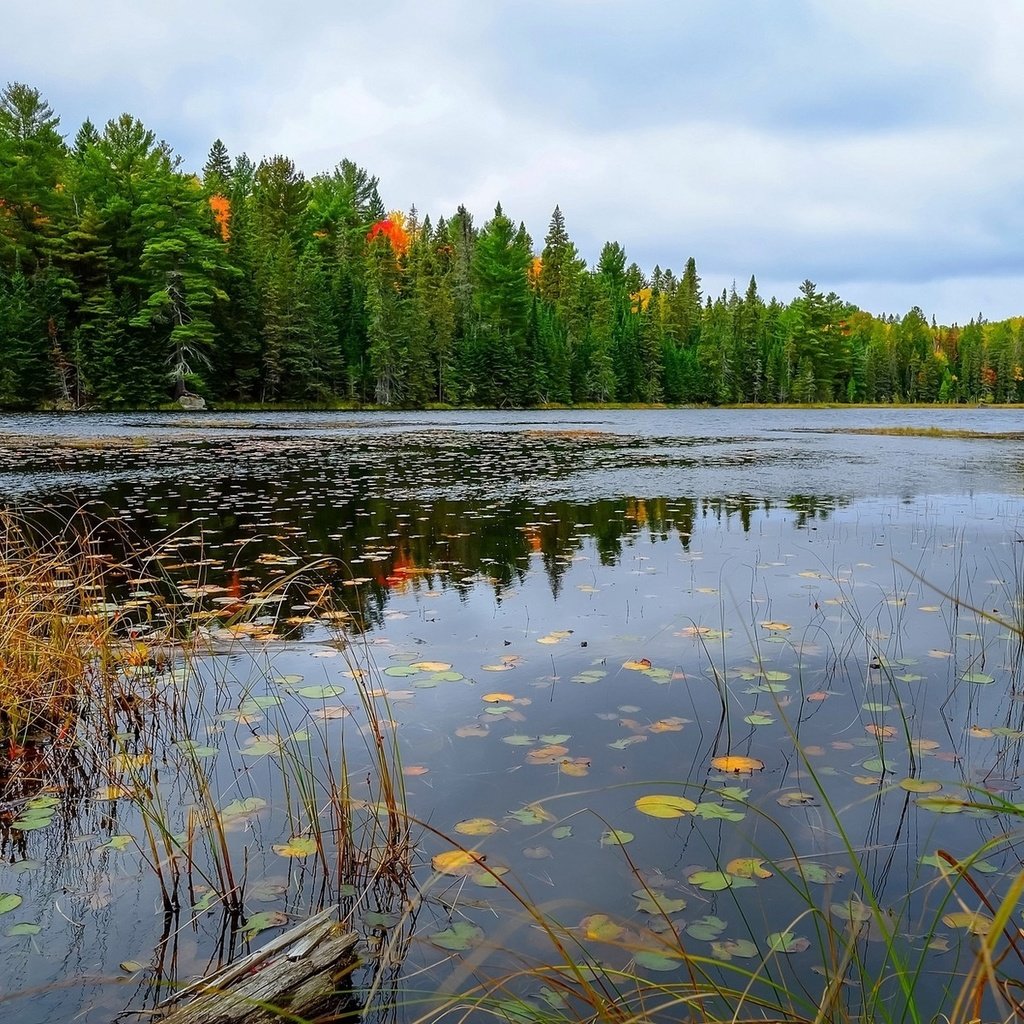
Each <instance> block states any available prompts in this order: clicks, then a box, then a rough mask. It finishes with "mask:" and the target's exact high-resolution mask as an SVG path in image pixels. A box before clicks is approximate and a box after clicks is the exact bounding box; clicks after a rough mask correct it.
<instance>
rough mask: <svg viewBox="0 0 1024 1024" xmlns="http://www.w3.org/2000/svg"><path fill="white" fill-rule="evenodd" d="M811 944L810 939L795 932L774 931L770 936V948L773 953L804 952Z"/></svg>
mask: <svg viewBox="0 0 1024 1024" xmlns="http://www.w3.org/2000/svg"><path fill="white" fill-rule="evenodd" d="M810 945H811V943H810V941H809V940H808V939H805V938H802V937H798V936H797V935H795V934H794V933H793V932H772V933H771V935H769V936H768V948H769V949H770V950H771V951H772V952H773V953H803V952H804V950H806V949H809V948H810Z"/></svg>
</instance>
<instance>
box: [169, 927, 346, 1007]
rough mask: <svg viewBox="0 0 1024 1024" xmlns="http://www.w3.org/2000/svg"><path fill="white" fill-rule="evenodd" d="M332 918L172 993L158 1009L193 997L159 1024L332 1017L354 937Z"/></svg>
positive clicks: (300, 929)
mask: <svg viewBox="0 0 1024 1024" xmlns="http://www.w3.org/2000/svg"><path fill="white" fill-rule="evenodd" d="M336 916H337V912H336V910H335V909H334V908H331V909H329V910H326V911H324V912H323V913H321V914H317V915H316V916H315V917H311V918H310V919H309V920H308V921H304V922H302V924H301V925H298V926H297V927H296V928H293V929H291V931H289V932H286V933H285V934H283V935H281V936H278V938H276V939H274V940H273V941H272V942H270V943H268V944H267V945H266V946H264V947H263V949H259V950H256V952H255V953H251V954H249V956H247V957H244V958H243V959H242V960H239V961H237V962H236V963H233V964H230V965H228V967H226V968H225V969H224V970H222V971H219V972H217V973H216V974H214V975H212V976H211V977H209V978H204V979H203V980H202V981H199V982H195V983H194V984H193V985H190V986H188V988H186V989H182V990H181V991H180V992H177V993H175V994H174V996H172V997H170V998H169V999H167V1000H165V1001H164V1003H163V1004H161V1005H162V1006H166V1005H167V1004H169V1003H171V1002H178V1001H180V1000H181V999H185V998H188V997H189V996H190V995H192V994H195V997H194V998H191V999H189V1001H188V1002H186V1003H184V1004H183V1005H181V1006H178V1007H177V1008H175V1009H173V1010H170V1011H169V1012H168V1015H167V1016H166V1017H164V1018H163V1019H162V1020H163V1024H241V1022H243V1021H244V1022H245V1024H281V1021H282V1020H289V1019H294V1018H295V1017H301V1018H304V1019H306V1020H314V1019H316V1018H317V1017H318V1016H321V1015H323V1014H330V1013H332V1012H333V1011H335V1010H336V1009H337V1008H338V1005H339V1003H340V1002H341V1001H342V999H341V997H339V996H338V994H337V993H338V985H337V983H338V981H339V980H340V979H341V978H343V977H345V976H346V975H347V974H349V973H350V972H351V970H352V968H353V967H354V965H355V957H354V955H353V952H352V951H353V948H354V947H355V944H356V941H357V938H358V936H357V935H356V933H355V932H345V931H342V930H341V926H340V925H339V924H337V922H336ZM282 1010H283V1011H285V1014H284V1015H282V1013H281V1012H280V1011H282Z"/></svg>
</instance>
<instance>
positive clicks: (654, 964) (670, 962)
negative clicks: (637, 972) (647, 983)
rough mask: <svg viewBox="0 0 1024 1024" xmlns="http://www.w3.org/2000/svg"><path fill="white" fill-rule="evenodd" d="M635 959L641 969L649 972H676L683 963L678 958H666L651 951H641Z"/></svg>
mask: <svg viewBox="0 0 1024 1024" xmlns="http://www.w3.org/2000/svg"><path fill="white" fill-rule="evenodd" d="M633 959H634V960H635V961H636V963H637V965H638V966H639V967H646V968H647V970H649V971H674V970H675V969H676V968H677V967H678V966H679V965H680V963H682V960H681V959H679V958H678V957H672V956H666V955H665V954H664V953H657V952H655V951H654V950H650V949H642V950H639V951H638V952H637V953H636V954H635V955H634V957H633Z"/></svg>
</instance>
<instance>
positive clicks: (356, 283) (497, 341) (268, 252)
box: [0, 84, 1024, 409]
mask: <svg viewBox="0 0 1024 1024" xmlns="http://www.w3.org/2000/svg"><path fill="white" fill-rule="evenodd" d="M1022 349H1024V321H1022V320H1021V319H1020V318H1014V319H1012V320H1005V321H1001V322H998V323H988V322H986V321H985V320H984V319H983V318H982V317H981V316H980V315H979V316H978V317H977V318H975V319H973V320H971V322H970V323H969V324H967V326H963V327H960V326H955V325H954V326H952V327H940V326H938V325H937V324H936V323H935V322H934V320H933V321H932V322H931V323H929V322H928V321H927V320H926V318H925V316H924V315H923V313H922V312H921V310H920V309H919V308H917V307H915V308H914V309H912V310H910V312H908V313H907V314H906V315H904V316H902V317H894V316H889V317H876V316H872V315H870V314H868V313H866V312H863V311H861V310H858V309H857V308H856V307H854V306H852V305H850V304H849V303H846V302H844V301H843V300H842V299H840V298H839V296H837V295H835V294H834V293H830V294H827V295H825V294H822V293H821V292H820V291H819V290H818V288H817V287H816V286H815V285H814V284H813V283H812V282H811V281H805V282H804V283H803V285H802V286H801V287H800V290H799V294H798V295H797V296H796V298H794V299H793V300H792V301H791V302H789V303H788V304H783V303H781V302H779V301H777V300H776V299H774V298H773V299H771V300H770V301H765V300H764V299H763V298H762V296H761V295H760V294H759V293H758V289H757V283H756V281H755V280H754V278H753V277H751V279H750V282H749V284H748V285H747V287H746V289H745V290H743V291H742V292H740V291H737V290H736V289H735V288H733V289H731V290H726V291H724V292H722V293H721V294H716V295H709V294H705V293H704V291H703V290H702V287H701V280H700V277H699V274H698V271H697V266H696V263H695V261H694V260H693V259H692V258H691V259H689V260H687V261H686V263H685V264H684V265H683V266H682V269H681V270H680V271H679V272H678V274H677V273H676V272H674V271H673V270H671V269H662V268H661V267H655V268H654V269H653V270H652V271H651V272H650V273H649V274H648V273H645V272H644V271H643V270H641V268H640V267H638V266H637V265H636V263H632V262H630V261H629V260H628V257H627V255H626V252H625V250H624V249H623V248H622V246H621V245H620V244H619V243H617V242H608V243H607V244H606V245H605V246H604V247H603V249H602V250H601V253H600V257H599V259H598V260H597V263H596V265H594V266H588V265H587V263H586V261H585V260H583V259H582V258H581V257H580V255H579V253H578V251H577V249H576V246H575V245H574V244H573V242H572V240H571V238H570V236H569V233H568V230H567V228H566V224H565V220H564V218H563V216H562V213H561V211H560V210H559V208H558V207H556V208H555V210H554V212H553V214H552V216H551V222H550V225H549V227H548V230H547V234H546V235H545V237H544V239H543V243H542V244H540V245H535V244H534V242H533V240H532V239H531V238H530V236H529V234H528V233H527V231H526V228H525V226H524V225H523V224H522V223H519V224H517V223H516V222H515V221H514V220H513V219H511V218H510V217H509V216H508V215H507V214H506V212H505V211H504V210H503V209H502V207H501V206H500V205H499V206H497V207H496V208H495V210H494V213H493V215H492V216H491V217H490V218H489V219H487V220H486V221H484V222H483V223H477V222H476V221H475V220H474V217H473V215H472V214H471V213H470V212H469V211H468V210H466V209H465V208H464V207H461V206H460V207H459V208H458V209H457V210H456V211H454V212H452V213H451V214H450V216H447V217H439V218H438V219H437V220H436V221H432V220H431V219H430V218H429V217H426V216H424V217H422V219H421V218H420V216H419V214H418V213H417V211H416V210H415V208H414V209H413V210H411V211H410V212H409V213H408V214H404V215H403V214H401V213H397V212H392V213H388V211H387V210H386V208H385V206H384V204H383V203H382V201H381V197H380V192H379V189H378V180H377V178H375V177H373V176H372V175H371V174H370V173H369V172H368V171H366V170H364V169H363V168H361V167H358V166H356V165H355V164H354V163H352V162H351V161H348V160H342V161H341V163H339V164H338V165H337V166H336V167H335V168H334V170H333V171H331V172H329V173H324V174H317V175H314V176H313V177H311V178H308V179H307V178H306V177H305V176H304V175H303V173H302V172H301V171H300V170H298V169H297V168H296V167H295V165H294V163H293V162H292V161H291V160H290V159H288V158H287V157H285V156H280V155H278V156H272V157H268V158H265V159H263V160H261V161H260V162H259V163H254V162H253V161H252V160H250V159H249V158H248V157H247V156H246V155H245V154H240V155H238V156H236V157H234V158H233V159H232V157H231V155H230V154H229V153H228V152H227V150H226V148H225V147H224V145H223V144H222V143H221V142H220V141H219V140H218V141H216V142H214V144H213V146H212V148H211V149H210V153H209V157H208V159H207V161H206V164H205V166H204V167H203V168H202V171H201V173H199V174H195V173H191V172H189V171H188V170H186V169H184V168H183V167H182V166H181V162H180V160H179V158H178V157H176V156H175V154H174V153H173V151H172V150H171V148H170V146H168V145H167V143H165V142H163V141H161V140H160V139H159V138H158V137H157V136H156V134H155V133H154V132H153V131H151V130H150V129H148V128H147V127H145V126H144V125H143V124H142V123H141V122H140V121H139V120H137V119H136V118H134V117H132V116H130V115H128V114H123V115H121V116H120V117H118V118H116V119H114V120H111V121H109V122H107V124H106V125H104V126H103V127H102V128H97V127H96V126H95V125H93V124H92V123H91V122H90V121H86V122H85V124H83V125H82V127H81V128H80V129H79V130H78V132H77V134H75V136H74V138H73V140H72V141H70V142H68V140H67V138H66V137H65V136H64V135H63V134H62V133H61V131H60V121H59V118H58V117H57V116H56V115H55V114H54V112H53V110H52V108H51V107H50V105H49V104H48V103H46V101H45V100H44V99H43V98H42V96H41V95H40V93H39V92H38V90H36V89H33V88H31V87H29V86H26V85H22V84H11V85H8V86H7V88H6V89H5V90H4V91H3V92H2V93H0V406H2V407H5V408H40V407H59V408H109V409H124V408H151V407H156V406H160V405H162V404H166V403H168V402H170V401H173V400H174V399H175V398H178V397H180V396H182V395H184V394H194V395H200V396H203V397H204V398H207V399H208V400H210V401H212V402H215V403H216V402H223V403H248V402H252V403H272V402H289V403H299V404H314V403H328V404H330V403H337V402H342V401H351V402H355V403H372V404H377V405H382V406H394V407H423V406H427V405H430V404H434V403H438V404H450V405H476V406H493V407H515V406H531V405H538V404H543V403H583V402H629V403H632V402H667V403H735V402H763V403H777V402H832V401H839V402H978V401H990V402H1019V401H1024V371H1022V364H1024V352H1022Z"/></svg>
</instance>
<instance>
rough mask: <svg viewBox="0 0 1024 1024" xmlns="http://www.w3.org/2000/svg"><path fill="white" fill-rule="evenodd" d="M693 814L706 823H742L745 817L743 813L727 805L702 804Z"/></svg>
mask: <svg viewBox="0 0 1024 1024" xmlns="http://www.w3.org/2000/svg"><path fill="white" fill-rule="evenodd" d="M693 813H694V814H696V815H697V817H699V818H704V819H705V820H706V821H714V820H719V821H742V820H743V819H744V817H745V814H744V812H743V811H741V810H738V809H737V808H735V807H728V806H726V805H725V804H710V803H700V804H697V806H696V807H695V808H694V810H693Z"/></svg>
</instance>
